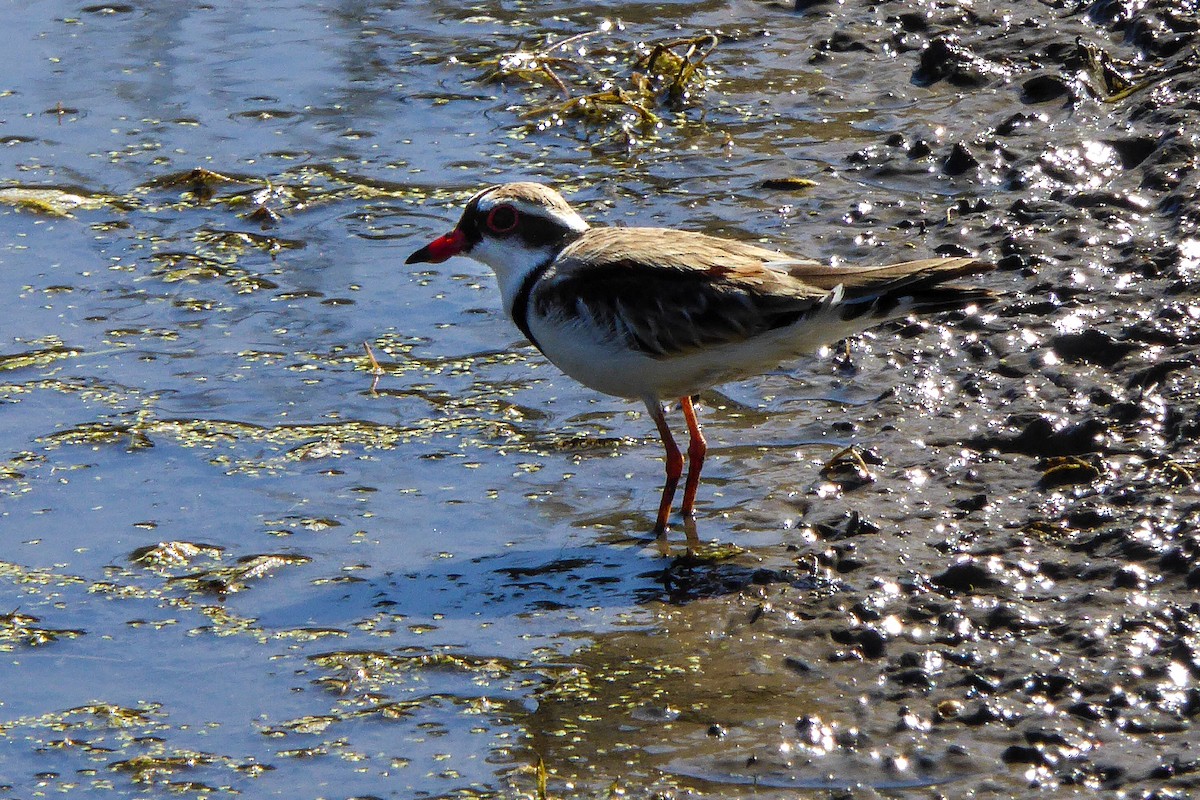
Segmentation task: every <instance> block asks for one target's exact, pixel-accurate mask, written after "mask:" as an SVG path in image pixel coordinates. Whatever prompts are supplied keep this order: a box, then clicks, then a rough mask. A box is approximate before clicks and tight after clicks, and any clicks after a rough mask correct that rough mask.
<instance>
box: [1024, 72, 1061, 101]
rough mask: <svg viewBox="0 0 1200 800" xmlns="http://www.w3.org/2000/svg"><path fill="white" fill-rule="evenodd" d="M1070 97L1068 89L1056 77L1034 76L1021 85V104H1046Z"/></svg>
mask: <svg viewBox="0 0 1200 800" xmlns="http://www.w3.org/2000/svg"><path fill="white" fill-rule="evenodd" d="M1070 95H1071V89H1070V87H1069V86H1067V84H1066V82H1064V81H1063V79H1062V78H1060V77H1058V76H1056V75H1035V76H1034V77H1032V78H1030V79H1029V80H1027V81H1025V83H1023V84H1022V85H1021V102H1023V103H1046V102H1049V101H1051V100H1057V99H1059V98H1060V97H1068V96H1070ZM1072 99H1073V98H1072Z"/></svg>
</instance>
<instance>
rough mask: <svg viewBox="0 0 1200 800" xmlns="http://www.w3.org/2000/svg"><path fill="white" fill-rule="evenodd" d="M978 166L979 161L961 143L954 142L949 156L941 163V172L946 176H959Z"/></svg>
mask: <svg viewBox="0 0 1200 800" xmlns="http://www.w3.org/2000/svg"><path fill="white" fill-rule="evenodd" d="M978 166H979V159H977V158H976V157H975V154H974V153H972V152H971V151H970V149H969V148H968V147H967V146H966V145H965V144H963V143H962V142H956V143H955V144H954V147H952V148H951V149H950V155H949V156H947V157H946V160H945V161H944V162H943V163H942V172H944V173H946V174H947V175H961V174H963V173H964V172H966V171H967V170H969V169H974V168H975V167H978Z"/></svg>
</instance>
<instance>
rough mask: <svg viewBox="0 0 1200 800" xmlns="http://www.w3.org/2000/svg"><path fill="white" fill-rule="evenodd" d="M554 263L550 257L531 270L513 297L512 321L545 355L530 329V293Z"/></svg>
mask: <svg viewBox="0 0 1200 800" xmlns="http://www.w3.org/2000/svg"><path fill="white" fill-rule="evenodd" d="M553 263H554V259H553V258H548V259H546V263H544V264H541V265H540V266H537V267H534V268H533V269H531V270H529V274H528V275H526V276H525V280H523V281H521V288H519V289H517V296H516V297H514V298H513V307H512V321H513V322H514V323H516V325H517V327H518V328H519V329H520V331H521V333H522V334H524V335H525V338H526V339H528V340H529V343H530V344H532V345H533V346H534V347H536V348H537V349H538V352H540V353H542V355H545V353H546V351H545V350H542V346H541V345H540V344H538V340H537V339H535V338H534V336H533V333H532V332H531V331H530V330H529V303H530V295H532V294H533V285H534V284H535V283H537V282H538V281H539V280H541V278H542V276H543V275H545V274H546V272H547V271H548V270H549V269H550V265H551V264H553Z"/></svg>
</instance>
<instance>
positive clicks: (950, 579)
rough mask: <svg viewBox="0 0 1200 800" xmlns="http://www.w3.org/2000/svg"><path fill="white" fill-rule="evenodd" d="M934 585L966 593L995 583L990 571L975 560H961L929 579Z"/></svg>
mask: <svg viewBox="0 0 1200 800" xmlns="http://www.w3.org/2000/svg"><path fill="white" fill-rule="evenodd" d="M931 580H932V582H933V584H934V585H935V586H938V587H940V588H942V589H946V590H947V591H951V592H959V593H962V594H967V593H970V592H972V591H974V590H975V589H987V588H990V587H993V586H995V585H996V584H997V580H996V579H995V577H993V576H992V574H991V573H989V572H988V571H987V569H985V568H984V567H982V566H981V565H980V564H979V563H978V562H976V561H973V560H972V561H962V562H959V563H958V564H954V565H953V566H951V567H950V568H949V569H947V570H946V571H945V572H943V573H941V574H939V575H934V576H933V578H932V579H931Z"/></svg>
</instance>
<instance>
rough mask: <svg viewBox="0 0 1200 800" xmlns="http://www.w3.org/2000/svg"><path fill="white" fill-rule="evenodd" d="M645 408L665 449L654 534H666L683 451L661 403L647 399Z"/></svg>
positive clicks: (680, 471) (680, 472)
mask: <svg viewBox="0 0 1200 800" xmlns="http://www.w3.org/2000/svg"><path fill="white" fill-rule="evenodd" d="M646 409H647V410H648V411H649V412H650V416H651V417H653V418H654V424H655V426H656V427H657V428H658V435H659V436H660V437H661V438H662V443H663V449H664V450H666V451H667V481H666V483H664V484H663V490H662V499H661V500H660V501H659V502H658V520H657V521H656V522H655V523H654V534H655V536H666V534H667V520H668V519H669V518H670V516H671V501H673V500H674V499H675V488H676V487H677V486H679V476H680V475H682V474H683V453H681V452H679V445H677V444H675V437H673V436H672V435H671V429H670V428H669V427H668V426H667V417H666V414H664V413H663V407H662V403H659V402H658V401H657V400H647V401H646ZM689 480H690V478H689Z"/></svg>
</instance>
